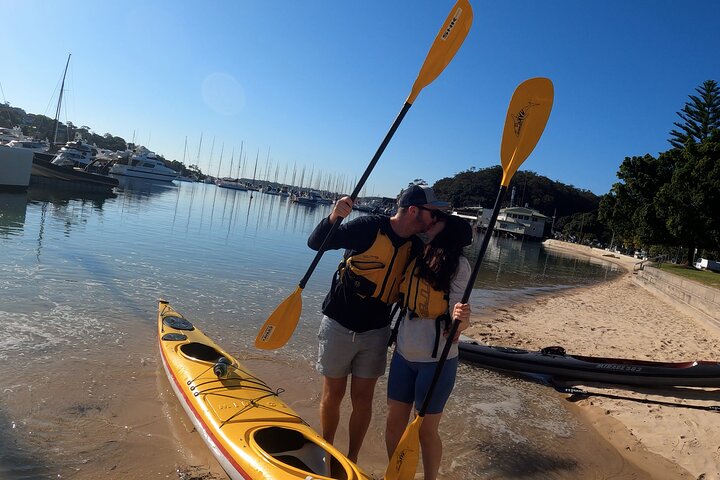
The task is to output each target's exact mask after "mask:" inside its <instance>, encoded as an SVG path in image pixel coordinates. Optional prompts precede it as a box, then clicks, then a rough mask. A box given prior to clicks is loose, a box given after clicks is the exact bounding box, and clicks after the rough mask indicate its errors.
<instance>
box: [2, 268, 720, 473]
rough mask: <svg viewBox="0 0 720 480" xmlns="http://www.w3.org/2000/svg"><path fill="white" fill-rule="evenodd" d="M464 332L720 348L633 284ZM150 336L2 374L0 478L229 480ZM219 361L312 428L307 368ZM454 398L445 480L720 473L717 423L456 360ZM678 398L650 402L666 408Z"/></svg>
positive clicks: (524, 343)
mask: <svg viewBox="0 0 720 480" xmlns="http://www.w3.org/2000/svg"><path fill="white" fill-rule="evenodd" d="M613 260H614V261H619V260H618V259H613ZM619 292H622V294H620V293H619ZM628 292H630V295H629V294H628ZM628 296H629V297H632V298H635V300H633V301H632V302H630V304H628V303H627V302H625V303H615V301H609V300H608V299H613V298H615V299H618V297H620V298H626V297H628ZM638 299H644V300H638ZM617 301H618V302H619V301H620V300H617ZM548 312H549V313H548ZM627 312H632V313H627ZM623 319H624V320H623ZM678 319H680V320H681V321H678ZM138 325H140V326H139V327H138ZM201 327H202V325H201ZM659 330H663V331H664V332H665V334H664V336H663V337H662V338H660V337H659V336H658V335H657V331H659ZM628 332H630V333H631V334H630V333H628ZM208 333H209V334H211V336H213V337H214V335H212V332H211V331H208ZM469 333H471V334H472V335H474V336H475V337H476V338H480V339H483V340H486V341H488V342H489V343H495V344H502V345H511V346H512V345H514V346H519V347H523V348H539V347H542V346H546V345H550V344H558V343H563V344H565V346H566V348H568V350H569V351H570V352H577V353H587V354H608V355H610V354H612V355H617V356H633V355H631V354H632V353H633V352H642V353H643V354H644V355H645V356H640V357H637V358H656V359H667V360H680V359H686V358H688V357H695V356H700V354H701V353H702V352H708V351H718V346H720V341H718V336H717V334H715V336H713V334H712V333H711V332H707V331H706V330H705V329H703V328H702V326H701V325H696V324H695V323H693V322H692V321H691V319H687V318H685V317H679V316H678V315H677V314H676V313H674V310H672V308H671V307H669V306H668V305H666V304H663V303H661V302H660V301H659V300H657V299H655V298H654V297H652V296H650V295H649V294H647V292H645V291H644V290H643V289H641V288H640V287H638V286H636V285H634V284H633V283H632V280H630V279H629V277H624V278H621V279H619V280H617V281H614V282H610V283H607V284H601V285H598V286H595V287H590V288H582V289H574V290H570V291H567V292H565V293H562V294H554V295H552V296H546V297H536V298H535V299H533V300H531V301H529V302H527V303H525V304H521V305H513V306H509V307H505V308H497V309H495V310H493V311H490V312H478V313H476V318H475V325H474V326H473V330H471V331H470V332H469ZM155 335H156V332H155V330H154V322H152V321H151V319H142V320H141V319H134V320H133V319H129V320H127V321H126V322H124V323H123V322H115V323H114V324H113V328H109V329H108V333H107V336H108V338H107V342H106V345H104V346H98V345H87V346H84V347H78V346H73V347H72V348H71V349H69V350H70V353H68V352H66V353H63V354H61V355H59V356H56V357H51V356H45V357H40V358H27V359H24V358H19V359H14V360H13V366H12V368H6V367H5V366H2V365H0V374H2V375H3V378H4V382H3V384H4V385H5V386H4V387H3V390H2V391H1V392H0V405H1V407H0V420H2V422H3V424H4V425H10V427H9V429H8V430H7V434H6V435H4V436H3V437H2V439H1V440H0V478H3V479H5V478H33V479H35V478H66V479H67V478H72V479H96V478H138V479H141V478H142V479H145V478H169V479H183V480H192V479H196V480H214V479H224V478H226V476H225V474H224V472H223V471H222V469H221V468H220V466H219V465H218V464H217V462H216V461H215V459H214V458H213V457H212V455H211V453H210V451H209V449H208V448H207V447H206V446H205V445H204V443H203V442H202V440H201V439H200V437H199V435H198V434H197V432H195V431H194V429H193V426H192V424H191V423H190V421H189V419H188V418H187V417H186V415H185V412H184V411H183V409H182V407H181V406H180V403H179V402H178V400H177V399H176V398H175V395H174V394H173V392H172V390H171V388H170V385H169V383H168V381H167V379H166V378H165V374H164V371H163V370H162V366H161V365H160V358H159V354H158V352H157V345H156V339H155ZM227 335H229V336H231V337H233V338H235V336H236V335H235V333H232V332H231V333H228V334H227ZM217 340H218V342H219V343H221V344H223V345H226V344H227V343H228V342H227V341H225V340H223V339H222V338H217ZM236 340H237V339H236ZM631 340H632V341H631ZM249 341H251V339H249ZM230 343H232V342H230ZM628 343H630V345H629V344H628ZM570 347H571V348H570ZM229 350H230V351H231V352H234V353H237V354H238V355H237V356H238V358H239V359H240V360H241V361H243V362H244V363H245V364H246V366H247V367H248V368H249V369H250V370H251V371H253V372H254V373H255V374H257V375H259V376H260V377H262V378H263V379H264V380H265V381H267V382H268V384H270V385H272V386H282V387H284V388H285V392H284V393H283V394H282V398H283V399H284V400H285V401H286V402H287V403H288V404H290V406H292V407H293V408H294V409H296V410H297V411H298V413H299V414H300V415H301V416H302V417H303V418H305V419H306V421H308V423H309V424H310V425H311V426H312V427H313V428H315V429H319V419H318V404H319V392H320V378H319V377H318V375H317V374H316V373H315V371H314V369H313V362H314V359H313V358H302V359H301V360H300V361H298V358H297V355H296V354H290V353H289V352H285V351H284V350H280V351H277V352H273V353H268V352H260V351H257V350H254V349H253V348H251V347H249V342H248V345H243V344H242V341H241V342H240V345H238V344H237V341H236V342H235V348H229ZM18 365H21V366H22V367H21V368H17V366H18ZM148 392H150V394H149V395H148ZM620 393H622V394H633V392H625V391H623V392H620ZM456 395H462V396H471V395H476V396H477V400H475V399H473V400H472V402H471V403H470V407H471V408H469V409H468V408H467V405H468V403H467V402H466V403H461V402H460V401H459V399H457V398H456V399H453V398H451V400H450V403H449V404H448V409H447V411H446V415H445V417H444V419H443V423H442V425H441V434H442V435H443V438H444V442H445V455H444V459H443V464H442V466H441V478H444V479H446V480H467V479H469V478H484V479H513V478H530V479H576V478H592V479H603V478H608V479H609V478H612V479H628V480H630V479H683V478H688V479H691V478H692V479H694V478H699V477H700V476H701V474H702V473H704V474H705V477H702V478H705V479H717V478H718V477H717V474H716V472H717V471H718V464H719V461H718V447H717V446H718V445H719V444H720V438H718V435H720V433H718V432H720V428H718V427H719V426H720V425H719V424H718V419H720V417H718V414H717V413H713V412H696V411H690V410H685V409H679V408H672V407H659V406H653V405H645V404H635V403H633V402H622V401H612V400H607V399H599V398H591V399H589V400H583V401H580V402H577V403H571V402H567V401H566V400H565V399H564V397H565V396H564V395H561V394H557V393H555V392H554V391H553V390H551V389H548V388H547V387H544V386H542V385H538V384H535V383H532V382H527V381H525V380H521V379H517V378H514V377H508V376H505V375H501V374H498V373H495V372H489V371H486V370H483V369H477V368H474V367H470V366H466V365H461V370H460V373H459V379H458V386H457V387H456ZM508 395H512V397H508ZM645 395H646V394H642V396H643V397H644V396H645ZM673 395H676V396H677V393H675V392H661V398H663V399H664V400H668V399H670V398H671V397H672V396H673ZM694 395H695V398H689V397H688V394H684V395H683V396H681V397H680V398H677V401H678V402H689V401H693V402H696V403H699V404H711V403H712V401H711V400H712V399H714V398H717V392H716V391H715V392H710V394H706V393H702V392H700V393H696V394H694ZM703 395H710V397H707V396H706V397H703ZM384 403H385V380H384V379H382V380H381V382H379V384H378V388H377V391H376V397H375V402H374V410H375V415H374V417H373V421H372V424H371V426H370V430H369V432H368V436H367V438H366V442H365V445H364V447H363V450H362V452H361V456H360V462H359V463H360V465H361V467H362V468H364V469H365V470H366V472H368V473H369V474H371V475H372V476H373V477H374V478H380V477H381V476H382V474H383V472H384V470H385V465H386V454H385V446H384V421H385V416H384V414H383V412H384ZM460 405H464V406H465V407H463V408H459V406H460ZM349 410H350V409H349V405H348V403H347V400H346V403H345V405H344V408H343V418H342V420H341V426H340V429H339V431H338V435H337V446H338V448H339V449H340V450H341V451H343V450H345V449H346V448H347V431H346V429H345V425H347V418H348V413H349ZM554 418H555V419H557V421H554V420H549V419H554ZM468 419H473V420H476V421H477V422H476V423H471V422H468ZM472 425H475V426H474V427H473V426H472ZM477 425H480V427H477ZM518 425H520V427H518ZM500 437H502V438H500ZM713 475H715V476H713ZM418 478H421V474H420V473H419V474H418Z"/></svg>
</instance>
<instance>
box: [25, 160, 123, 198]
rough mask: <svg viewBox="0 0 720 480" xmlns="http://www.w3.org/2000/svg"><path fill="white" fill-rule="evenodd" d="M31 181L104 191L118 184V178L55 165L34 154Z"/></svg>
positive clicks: (72, 188)
mask: <svg viewBox="0 0 720 480" xmlns="http://www.w3.org/2000/svg"><path fill="white" fill-rule="evenodd" d="M30 173H31V177H30V183H32V184H39V185H48V186H51V187H58V188H63V189H67V190H76V191H88V192H102V191H109V190H112V189H113V188H115V187H117V186H118V183H119V182H118V180H117V178H112V177H109V176H107V175H102V174H99V173H90V172H87V171H85V170H82V169H79V168H74V167H71V166H60V165H55V164H54V163H52V162H48V161H46V160H42V159H41V158H38V156H37V155H35V156H33V161H32V170H31V172H30Z"/></svg>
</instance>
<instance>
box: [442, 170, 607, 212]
mask: <svg viewBox="0 0 720 480" xmlns="http://www.w3.org/2000/svg"><path fill="white" fill-rule="evenodd" d="M501 178H502V167H501V166H499V165H497V166H494V167H489V168H484V169H481V170H475V169H470V170H466V171H464V172H460V173H458V174H457V175H455V176H454V177H446V178H443V179H441V180H438V181H437V182H436V183H435V185H433V189H434V190H435V192H436V193H437V195H438V196H439V197H441V198H443V199H444V200H447V201H449V202H450V203H451V204H452V205H453V207H454V208H462V207H477V206H481V207H485V208H492V207H493V205H494V204H495V198H496V197H497V193H498V189H499V188H500V180H501ZM513 188H514V189H515V196H514V201H513V204H514V205H519V206H525V205H527V206H528V207H529V208H533V209H535V210H538V211H539V212H540V213H543V214H544V215H547V216H548V217H551V216H553V214H555V215H556V217H564V216H567V215H572V214H574V213H585V212H591V211H595V210H597V208H598V205H599V203H600V197H598V196H597V195H595V194H594V193H592V192H591V191H589V190H580V189H578V188H575V187H573V186H572V185H566V184H564V183H561V182H558V181H555V180H550V179H549V178H547V177H544V176H542V175H538V174H537V173H535V172H531V171H520V172H517V173H516V174H515V175H514V176H513V179H512V181H511V182H510V187H509V189H508V192H509V193H508V195H507V196H506V197H505V205H503V206H509V205H510V202H511V199H512V191H513Z"/></svg>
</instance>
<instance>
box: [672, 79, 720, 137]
mask: <svg viewBox="0 0 720 480" xmlns="http://www.w3.org/2000/svg"><path fill="white" fill-rule="evenodd" d="M695 91H696V92H697V93H698V95H689V97H690V101H689V102H687V103H685V106H684V107H683V108H682V110H681V111H679V112H677V114H678V116H679V117H680V118H681V119H682V122H674V123H675V126H676V127H678V128H679V129H680V131H678V130H671V131H670V139H669V140H668V141H669V142H670V144H671V145H672V146H673V147H675V148H684V147H685V145H686V144H687V143H688V142H692V143H701V142H702V141H703V140H705V139H706V138H708V137H710V135H711V134H712V132H713V130H717V129H718V128H720V89H718V84H717V82H715V80H706V81H705V82H703V84H702V85H701V86H700V87H698V88H696V89H695Z"/></svg>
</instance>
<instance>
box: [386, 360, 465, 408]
mask: <svg viewBox="0 0 720 480" xmlns="http://www.w3.org/2000/svg"><path fill="white" fill-rule="evenodd" d="M436 366H437V362H409V361H407V360H405V359H404V358H403V356H402V355H400V354H399V353H398V352H397V351H395V353H393V357H392V360H391V362H390V374H389V375H388V393H387V396H388V398H389V399H391V400H396V401H398V402H402V403H415V409H416V410H418V411H419V410H420V409H421V408H422V404H423V403H424V402H425V395H426V394H427V391H428V389H429V388H430V382H432V378H433V376H434V375H435V367H436ZM457 366H458V357H454V358H448V359H447V360H446V361H445V365H443V369H442V373H441V374H440V378H438V383H437V385H436V386H435V391H434V392H433V396H432V398H431V399H430V404H429V405H428V408H427V410H426V412H425V413H431V414H434V413H442V411H443V409H444V408H445V404H446V403H447V401H448V398H450V394H451V393H452V391H453V387H455V375H456V373H457Z"/></svg>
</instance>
